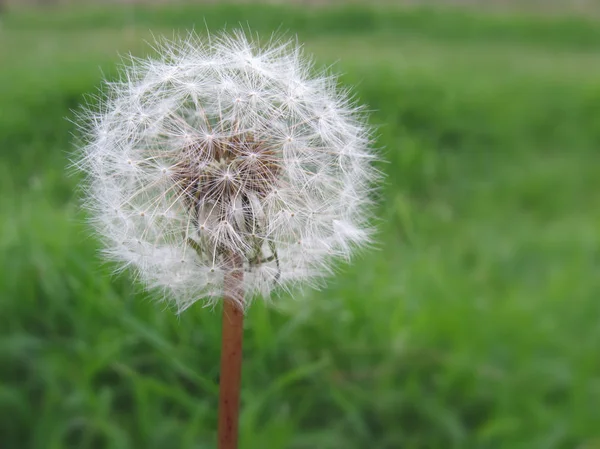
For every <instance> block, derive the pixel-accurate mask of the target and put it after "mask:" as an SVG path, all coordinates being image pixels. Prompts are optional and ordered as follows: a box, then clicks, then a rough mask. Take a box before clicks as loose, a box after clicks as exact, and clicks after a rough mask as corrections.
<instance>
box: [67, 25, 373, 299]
mask: <svg viewBox="0 0 600 449" xmlns="http://www.w3.org/2000/svg"><path fill="white" fill-rule="evenodd" d="M158 50H159V51H158V54H159V55H158V56H157V57H155V58H150V59H137V58H132V59H131V61H130V62H129V63H128V64H127V65H126V66H125V67H124V69H123V71H122V75H121V79H120V81H118V82H113V83H108V88H107V92H106V95H105V97H104V98H103V99H102V101H101V108H100V111H99V112H98V111H86V112H84V113H83V114H82V115H81V120H82V125H81V128H82V129H83V130H84V135H85V136H86V141H85V144H84V145H83V147H82V157H81V158H80V159H79V161H78V162H77V165H78V167H79V168H81V169H82V170H83V171H84V172H85V173H86V174H87V179H86V182H85V191H86V199H85V202H84V205H85V206H86V207H87V208H88V209H89V210H90V212H91V216H92V221H93V223H94V225H95V228H96V229H97V231H98V233H99V235H100V236H101V238H102V239H103V240H104V244H105V253H106V255H107V256H108V257H109V258H111V259H114V260H116V261H118V262H120V266H121V267H122V268H128V267H130V268H132V269H133V270H135V272H136V275H137V276H136V277H137V278H139V279H140V280H141V281H142V282H143V283H144V285H145V286H146V287H148V288H149V289H157V290H158V291H160V292H162V293H163V294H164V297H165V298H167V299H170V300H172V301H174V302H175V304H176V305H177V307H179V309H180V310H181V309H185V308H186V307H188V306H189V305H191V304H192V303H194V302H195V301H197V300H203V301H204V302H205V303H206V304H214V303H215V302H217V301H218V300H219V298H221V297H222V295H223V283H224V277H225V273H226V272H227V271H228V270H230V269H231V261H232V258H233V257H237V258H238V259H240V260H242V262H243V270H244V276H243V291H244V295H245V297H244V298H239V300H240V302H243V303H244V305H247V304H248V303H249V300H250V299H252V298H253V297H255V296H257V295H263V296H267V295H269V294H270V293H271V292H272V290H274V289H276V288H277V287H283V288H292V287H294V286H295V285H297V284H305V283H309V284H315V283H318V281H319V280H320V279H321V278H322V277H323V276H325V275H327V274H329V273H330V272H331V270H332V266H333V265H332V264H333V263H334V260H335V259H336V258H345V259H348V258H349V257H350V256H351V254H352V253H353V252H354V251H355V250H356V248H358V247H361V246H363V245H365V244H368V243H369V242H370V241H371V229H370V227H369V223H370V222H371V219H370V208H369V206H370V205H371V201H370V199H369V198H370V193H371V191H372V187H371V186H373V185H374V181H376V180H377V178H378V172H377V171H376V170H375V169H374V168H373V165H372V162H373V160H374V159H375V156H374V153H373V151H372V150H371V146H370V144H371V135H370V132H371V130H370V128H369V127H368V126H367V125H366V121H365V115H364V113H363V112H362V110H361V109H360V108H358V107H356V106H354V104H353V103H352V102H351V101H350V100H349V96H348V93H347V92H345V91H342V90H340V89H339V88H338V87H337V84H336V81H335V78H334V77H332V76H331V75H329V74H325V73H323V74H316V73H315V71H314V69H313V66H312V64H311V62H310V61H309V60H308V59H307V58H305V57H304V56H303V54H302V51H301V49H300V47H299V46H298V45H297V44H295V43H293V42H282V41H272V42H271V43H270V44H267V45H260V44H259V43H258V42H257V41H256V40H254V39H252V38H251V37H250V36H249V35H248V34H247V33H243V32H235V33H233V34H231V35H227V34H222V35H220V36H218V37H215V36H213V37H211V39H206V40H202V39H201V38H199V37H198V36H196V35H189V36H187V37H186V38H183V39H176V40H174V41H164V42H162V43H161V45H160V46H159V49H158Z"/></svg>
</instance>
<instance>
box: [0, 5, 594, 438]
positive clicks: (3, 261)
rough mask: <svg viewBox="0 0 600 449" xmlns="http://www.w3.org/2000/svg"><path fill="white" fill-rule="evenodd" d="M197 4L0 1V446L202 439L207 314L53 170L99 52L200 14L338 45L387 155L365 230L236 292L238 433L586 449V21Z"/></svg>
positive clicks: (346, 79)
mask: <svg viewBox="0 0 600 449" xmlns="http://www.w3.org/2000/svg"><path fill="white" fill-rule="evenodd" d="M189 8H190V7H188V9H186V10H185V12H186V14H183V13H180V12H178V11H179V10H178V9H172V10H155V9H139V10H136V11H135V14H134V15H133V16H131V14H129V13H128V12H127V10H124V12H123V11H120V10H118V11H116V12H114V11H113V12H111V13H109V12H107V10H100V11H94V12H89V13H88V12H85V11H83V10H81V11H78V12H77V13H68V12H48V13H44V14H41V13H39V12H37V13H32V12H29V13H25V12H22V13H18V12H16V13H13V14H12V15H9V16H7V17H5V18H4V19H0V20H3V22H2V28H0V67H1V68H2V69H1V70H0V267H2V270H1V271H0V442H1V443H0V445H1V446H2V447H3V448H9V449H13V448H15V449H17V448H18V449H21V448H29V447H31V448H40V449H41V448H43V449H54V448H57V449H58V448H70V447H73V448H145V449H152V448H160V449H163V448H190V449H191V448H211V447H214V445H215V435H214V433H215V432H214V429H215V428H216V400H217V388H218V360H219V340H220V316H219V311H218V310H217V311H214V312H213V311H211V310H207V309H202V308H201V307H199V306H197V307H192V308H191V309H190V310H189V311H187V312H186V313H184V314H183V315H181V316H179V317H177V316H175V315H174V314H173V313H172V312H171V311H169V310H163V306H160V305H157V304H154V303H152V302H151V301H150V300H149V299H148V295H146V294H145V293H143V292H140V291H139V287H137V286H136V285H135V284H133V283H132V281H131V279H130V278H129V277H128V276H127V275H123V276H119V277H113V276H111V275H110V273H111V267H110V266H105V265H103V264H102V262H101V261H100V260H99V259H98V257H97V250H98V244H97V242H96V241H95V240H94V238H93V237H91V236H90V233H89V230H88V228H87V227H86V225H85V224H84V223H83V220H84V215H83V214H82V213H81V212H80V211H79V210H78V207H77V201H76V193H75V187H76V184H77V179H76V178H74V177H69V176H67V175H66V172H65V166H66V165H67V163H68V153H69V151H71V150H72V137H71V132H72V131H73V126H72V125H71V124H70V122H69V121H68V120H65V118H67V117H71V116H72V112H71V109H73V108H76V107H77V105H78V104H80V103H81V102H82V98H83V97H82V96H83V94H85V93H93V92H94V91H95V90H96V88H97V87H98V85H99V83H100V80H101V71H103V72H104V73H106V74H107V75H108V76H114V74H115V64H116V63H117V61H118V58H117V56H116V54H117V51H121V52H126V51H129V50H131V51H132V52H134V53H136V54H144V53H145V52H147V47H146V46H145V45H144V43H143V40H144V39H146V38H148V37H149V32H148V29H149V28H152V30H153V31H155V32H166V33H169V34H170V33H171V29H172V27H175V28H178V29H185V28H186V26H188V25H189V24H190V23H191V19H190V15H191V14H192V12H194V14H195V16H194V17H199V16H201V15H205V16H206V17H208V18H209V19H210V20H207V23H208V24H209V28H212V27H216V28H218V27H219V26H220V25H221V24H222V23H225V22H227V23H237V22H238V21H240V20H243V21H244V22H246V21H247V22H248V23H249V24H250V26H252V27H253V28H255V29H258V30H259V31H260V32H261V33H262V34H264V35H265V36H268V35H269V33H270V32H271V31H272V30H273V28H277V27H278V26H279V25H280V24H282V26H281V29H283V30H290V31H291V32H294V33H295V32H297V33H298V34H299V35H300V37H301V39H302V40H303V41H306V46H307V48H308V50H310V51H311V52H314V53H316V55H317V57H318V60H319V61H321V62H323V63H331V62H332V61H336V60H339V63H338V64H337V67H338V69H339V70H341V71H342V72H344V75H343V76H342V82H343V83H344V84H348V85H354V84H356V85H357V89H356V92H357V94H358V96H359V98H360V99H361V101H364V102H366V103H367V104H368V105H369V106H370V108H371V109H372V110H373V111H374V112H373V114H372V121H373V123H374V124H376V125H378V126H379V139H378V145H379V146H381V147H383V148H384V150H383V154H384V157H385V159H386V162H385V163H382V164H381V167H382V169H383V170H384V171H385V172H386V174H387V180H386V184H385V186H384V188H383V190H382V198H381V206H380V207H379V209H378V214H379V216H380V217H381V224H380V234H379V244H378V248H377V249H375V250H372V251H367V252H365V253H364V254H362V255H361V256H360V257H358V258H357V259H356V260H355V261H354V263H353V264H352V265H349V266H341V267H340V274H339V275H338V276H336V277H334V278H332V279H331V281H330V282H329V285H328V287H327V288H326V289H325V290H323V291H321V292H308V293H307V295H306V296H305V297H302V298H297V299H291V298H286V297H283V298H281V299H278V300H277V301H276V303H275V307H272V308H269V307H266V306H265V305H263V304H261V303H256V304H255V305H254V306H253V307H252V308H251V310H250V311H249V314H248V317H247V320H246V324H247V328H246V334H245V336H246V340H245V362H244V363H245V365H244V377H243V393H242V401H243V412H242V416H241V447H242V448H253V449H254V448H269V449H277V448H292V449H305V448H306V449H308V448H315V447H317V448H323V449H337V448H340V449H342V448H343V449H346V448H347V449H354V448H356V449H359V448H373V449H376V448H390V449H392V448H403V449H408V448H523V449H533V448H535V449H538V448H539V449H550V448H565V449H573V448H581V449H596V448H600V431H599V430H598V426H597V424H598V417H597V416H598V403H600V363H599V361H598V350H599V348H600V151H599V145H600V127H599V125H600V57H599V56H597V54H596V53H595V49H597V48H598V45H599V44H600V34H599V33H598V28H597V26H596V25H597V24H593V26H592V22H586V21H585V20H584V19H549V18H543V19H542V18H540V19H536V18H533V17H529V18H526V17H521V16H515V17H501V18H496V17H489V16H479V15H476V14H471V13H455V12H452V11H449V12H447V13H445V12H443V11H442V12H440V11H428V10H407V11H397V10H394V11H392V12H390V13H389V14H387V13H386V12H385V11H384V10H364V11H361V10H359V9H342V10H339V11H338V12H336V11H335V10H327V12H326V13H323V14H321V12H319V11H310V10H309V11H300V10H293V9H287V8H280V9H277V8H274V7H264V8H263V7H260V8H259V7H253V8H252V9H249V8H246V7H242V6H240V7H231V6H230V7H229V9H227V10H224V9H223V8H220V7H218V6H217V7H204V8H202V9H197V10H194V11H192V10H190V9H189ZM362 14H364V15H365V17H377V21H375V22H369V21H368V20H367V21H366V22H364V21H362V19H361V17H363V16H362ZM369 20H374V19H369ZM315 21H316V22H315ZM197 22H199V23H201V20H197ZM384 22H385V23H387V25H385V24H383V25H382V23H384ZM492 22H493V23H492ZM125 23H126V24H128V25H129V26H128V27H127V28H125V29H123V28H121V25H122V24H125ZM332 23H334V24H335V27H333V29H332V27H330V26H328V24H332ZM369 23H371V25H369ZM443 23H446V24H448V25H446V28H444V26H441V25H440V24H443ZM365 24H366V25H365ZM131 25H136V26H135V27H132V26H131ZM396 25H399V26H396ZM202 28H203V27H202ZM449 30H450V31H449ZM473 30H478V31H473ZM515 30H518V31H515ZM582 30H583V31H582ZM586 30H587V31H586ZM586 33H587V34H586Z"/></svg>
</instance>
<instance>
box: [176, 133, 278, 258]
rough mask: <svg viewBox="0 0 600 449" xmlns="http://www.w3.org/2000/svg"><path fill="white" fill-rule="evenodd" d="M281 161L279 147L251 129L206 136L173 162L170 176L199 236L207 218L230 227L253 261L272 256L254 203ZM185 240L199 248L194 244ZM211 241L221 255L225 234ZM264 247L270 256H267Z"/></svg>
mask: <svg viewBox="0 0 600 449" xmlns="http://www.w3.org/2000/svg"><path fill="white" fill-rule="evenodd" d="M281 163H282V160H281V155H280V151H279V150H278V149H277V148H276V147H275V146H273V145H270V144H269V143H268V142H267V141H265V140H260V139H256V138H255V136H254V135H253V134H252V133H241V134H237V135H234V136H232V137H228V138H218V137H213V136H209V138H204V139H203V140H202V141H198V142H197V143H194V144H192V145H189V146H188V147H187V148H186V149H185V150H184V151H183V152H182V153H181V155H180V160H179V162H178V163H177V164H176V167H177V168H176V170H175V173H174V180H175V183H176V185H177V187H178V189H179V191H180V192H181V197H182V199H183V201H184V202H185V204H186V207H187V209H188V211H189V212H190V214H191V217H192V222H193V224H194V226H195V228H196V231H197V234H198V236H199V237H202V234H203V231H204V230H205V229H206V226H207V225H206V220H207V218H206V217H207V216H209V217H210V220H211V223H212V224H213V225H214V223H224V224H227V225H230V226H231V227H232V229H233V230H234V232H235V233H236V236H237V238H240V237H241V238H242V239H243V242H242V245H243V246H244V247H246V248H247V250H246V251H245V256H246V260H248V261H249V263H250V264H251V265H256V264H261V263H266V262H270V261H272V260H274V258H276V252H275V248H274V247H273V245H272V244H270V243H269V244H268V245H265V240H264V233H263V231H264V223H261V222H260V220H259V219H258V217H257V216H256V215H257V214H256V213H257V203H262V201H263V200H264V199H265V198H266V197H267V196H268V195H269V194H270V193H271V192H273V191H274V190H275V189H276V188H277V185H278V183H279V182H280V177H281V173H282V171H283V170H282V166H281ZM258 207H262V205H261V206H258ZM220 235H222V234H220ZM188 243H190V245H191V246H192V247H194V249H195V250H196V251H197V252H199V250H200V249H199V247H198V246H197V245H195V244H194V243H195V242H191V241H189V242H188ZM214 243H215V245H216V248H215V249H216V251H217V252H218V253H219V254H220V255H221V256H223V255H224V254H227V253H228V251H227V246H228V245H227V243H228V242H227V238H223V240H222V241H215V242H214ZM232 243H233V242H232ZM237 243H240V242H239V241H237ZM230 246H233V244H232V245H230ZM236 246H239V245H236ZM266 246H268V248H266ZM269 248H270V249H269ZM265 251H267V252H268V253H270V255H269V256H265V255H264V253H265ZM223 257H224V256H223ZM225 259H226V257H225Z"/></svg>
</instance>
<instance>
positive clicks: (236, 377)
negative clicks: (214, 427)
mask: <svg viewBox="0 0 600 449" xmlns="http://www.w3.org/2000/svg"><path fill="white" fill-rule="evenodd" d="M231 262H232V264H231V265H232V268H231V269H230V271H228V272H227V273H226V274H225V282H224V302H223V331H222V332H223V334H222V342H221V378H220V382H219V427H218V441H219V444H218V448H219V449H236V448H237V441H238V415H239V408H240V380H241V375H242V340H243V325H244V312H243V310H242V308H241V301H242V299H243V291H242V288H243V287H242V286H243V284H242V283H243V276H244V271H243V265H242V258H241V256H240V255H239V254H235V253H234V254H232V257H231Z"/></svg>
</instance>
